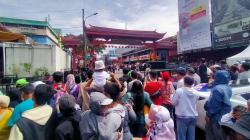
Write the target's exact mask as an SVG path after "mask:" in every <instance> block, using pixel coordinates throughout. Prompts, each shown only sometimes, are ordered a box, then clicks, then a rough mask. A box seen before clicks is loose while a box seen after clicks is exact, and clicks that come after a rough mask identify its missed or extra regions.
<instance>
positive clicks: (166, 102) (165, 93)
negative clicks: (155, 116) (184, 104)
mask: <svg viewBox="0 0 250 140" xmlns="http://www.w3.org/2000/svg"><path fill="white" fill-rule="evenodd" d="M161 78H162V82H161V83H162V87H161V90H160V92H161V96H162V100H163V102H162V106H164V107H166V108H167V109H168V111H169V113H170V116H171V118H173V112H174V107H173V105H172V104H171V99H170V97H171V96H172V95H173V94H174V93H175V89H174V86H173V83H172V81H171V76H170V74H169V72H167V71H165V72H163V73H161Z"/></svg>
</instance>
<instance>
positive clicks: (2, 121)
mask: <svg viewBox="0 0 250 140" xmlns="http://www.w3.org/2000/svg"><path fill="white" fill-rule="evenodd" d="M11 115H12V110H11V109H10V108H7V109H3V110H0V140H7V139H8V138H9V135H10V127H8V126H7V124H8V121H9V119H10V117H11Z"/></svg>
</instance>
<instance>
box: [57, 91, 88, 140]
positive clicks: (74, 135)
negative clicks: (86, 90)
mask: <svg viewBox="0 0 250 140" xmlns="http://www.w3.org/2000/svg"><path fill="white" fill-rule="evenodd" d="M75 105H76V102H75V98H74V97H73V96H72V95H64V96H62V97H61V98H60V99H59V110H60V112H61V114H62V115H63V116H62V118H61V120H62V121H61V122H60V123H59V125H58V126H57V128H56V131H55V139H56V140H81V136H80V129H79V123H80V120H81V115H80V112H79V111H77V110H76V109H75ZM85 121H87V120H85Z"/></svg>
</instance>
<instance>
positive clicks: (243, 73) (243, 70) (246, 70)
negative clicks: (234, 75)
mask: <svg viewBox="0 0 250 140" xmlns="http://www.w3.org/2000/svg"><path fill="white" fill-rule="evenodd" d="M249 78H250V63H249V62H244V63H242V64H241V66H240V73H239V76H238V81H237V84H249V80H248V79H249Z"/></svg>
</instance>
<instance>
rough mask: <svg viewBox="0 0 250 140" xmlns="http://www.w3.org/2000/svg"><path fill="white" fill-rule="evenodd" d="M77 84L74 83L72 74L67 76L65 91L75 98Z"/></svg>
mask: <svg viewBox="0 0 250 140" xmlns="http://www.w3.org/2000/svg"><path fill="white" fill-rule="evenodd" d="M76 89H77V84H76V82H75V76H74V75H73V74H69V75H68V76H67V82H66V91H67V92H68V93H69V94H70V95H73V96H74V97H75V98H77V96H78V93H76Z"/></svg>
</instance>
